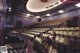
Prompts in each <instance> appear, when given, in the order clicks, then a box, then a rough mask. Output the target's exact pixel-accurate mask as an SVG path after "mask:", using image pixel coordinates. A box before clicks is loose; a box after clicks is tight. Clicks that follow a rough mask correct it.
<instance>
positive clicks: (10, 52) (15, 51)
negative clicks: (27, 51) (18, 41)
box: [8, 49, 21, 53]
mask: <svg viewBox="0 0 80 53" xmlns="http://www.w3.org/2000/svg"><path fill="white" fill-rule="evenodd" d="M20 52H21V49H8V53H20Z"/></svg>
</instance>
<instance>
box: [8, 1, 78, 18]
mask: <svg viewBox="0 0 80 53" xmlns="http://www.w3.org/2000/svg"><path fill="white" fill-rule="evenodd" d="M9 2H10V3H11V5H9V7H11V8H12V11H11V13H12V14H13V15H17V16H20V17H27V18H31V19H32V18H33V17H37V18H40V17H41V18H45V17H50V16H55V15H59V14H62V13H67V12H71V11H74V10H77V9H80V7H77V6H76V4H78V3H80V1H79V0H35V1H34V0H13V1H12V0H9Z"/></svg>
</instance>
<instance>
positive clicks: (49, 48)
mask: <svg viewBox="0 0 80 53" xmlns="http://www.w3.org/2000/svg"><path fill="white" fill-rule="evenodd" d="M52 48H53V46H52V45H49V46H48V49H47V51H48V53H51V50H52Z"/></svg>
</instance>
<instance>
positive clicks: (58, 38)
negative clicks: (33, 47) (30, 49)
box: [15, 27, 80, 53]
mask: <svg viewBox="0 0 80 53" xmlns="http://www.w3.org/2000/svg"><path fill="white" fill-rule="evenodd" d="M63 28H64V27H63ZM67 28H68V27H67ZM53 29H54V28H53ZM45 31H47V32H45ZM43 32H45V33H43ZM54 32H55V34H54ZM79 32H80V31H74V30H70V31H66V30H65V31H64V30H63V31H62V29H61V30H57V31H56V30H49V29H43V28H40V29H39V28H37V29H36V28H34V29H31V30H29V31H25V32H22V33H21V34H23V35H26V36H29V37H33V38H34V37H35V36H36V38H35V41H38V42H39V43H40V44H41V45H42V46H43V47H44V48H45V49H46V50H47V52H48V53H51V51H53V52H52V53H55V52H56V53H57V49H55V48H54V47H53V45H51V44H50V43H48V42H46V41H44V40H45V39H47V37H49V38H50V39H51V40H52V41H53V42H56V43H59V44H63V45H65V46H68V45H70V46H72V47H73V46H74V48H75V49H76V48H77V49H80V48H79V44H80V43H79V41H80V39H78V40H76V41H78V42H76V41H75V39H74V37H75V36H76V37H79V36H80V33H79ZM15 33H16V32H15ZM38 35H39V37H38ZM54 36H55V38H54V39H53V37H54ZM67 36H70V37H67ZM72 37H73V38H72ZM43 41H44V42H43ZM74 43H76V44H74ZM49 48H50V49H49Z"/></svg>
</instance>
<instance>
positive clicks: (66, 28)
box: [53, 27, 80, 31]
mask: <svg viewBox="0 0 80 53" xmlns="http://www.w3.org/2000/svg"><path fill="white" fill-rule="evenodd" d="M53 30H64V31H66V30H69V31H70V30H80V27H60V28H53Z"/></svg>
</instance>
